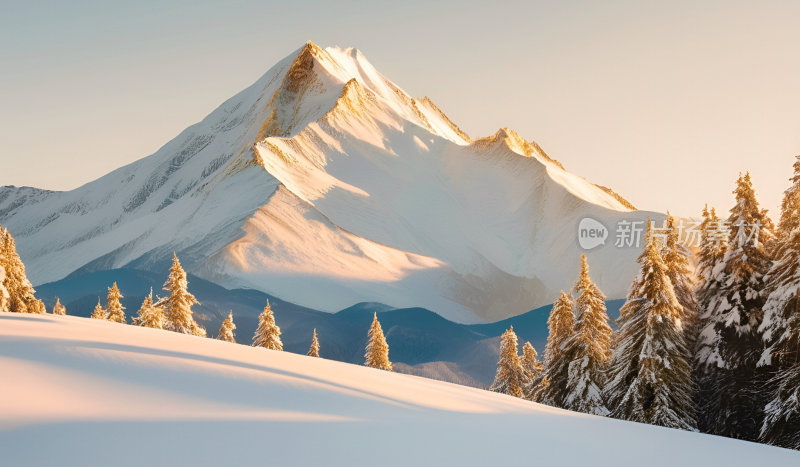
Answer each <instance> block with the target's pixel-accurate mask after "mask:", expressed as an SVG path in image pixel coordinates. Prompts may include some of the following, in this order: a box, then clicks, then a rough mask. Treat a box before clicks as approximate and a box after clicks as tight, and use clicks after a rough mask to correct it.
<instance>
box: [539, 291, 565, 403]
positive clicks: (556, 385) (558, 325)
mask: <svg viewBox="0 0 800 467" xmlns="http://www.w3.org/2000/svg"><path fill="white" fill-rule="evenodd" d="M574 309H575V303H574V301H573V300H572V297H571V296H570V295H567V294H566V293H564V291H563V290H562V291H561V295H560V296H559V297H558V300H556V301H555V303H553V308H552V309H551V310H550V317H549V318H548V319H547V326H548V329H549V334H548V335H547V345H545V348H544V361H543V367H544V370H543V372H542V378H541V380H540V381H538V382H537V383H536V388H535V389H534V394H532V397H531V398H532V400H535V401H537V402H541V403H543V404H548V405H553V406H556V407H563V405H564V396H565V395H566V387H567V376H568V369H569V361H568V360H567V358H566V355H565V354H564V344H565V343H566V342H567V340H569V338H570V337H572V333H573V332H574V330H575V311H574Z"/></svg>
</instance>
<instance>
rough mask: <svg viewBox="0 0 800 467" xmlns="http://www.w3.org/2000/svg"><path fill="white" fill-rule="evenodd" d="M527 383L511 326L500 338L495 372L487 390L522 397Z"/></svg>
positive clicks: (528, 382) (526, 376)
mask: <svg viewBox="0 0 800 467" xmlns="http://www.w3.org/2000/svg"><path fill="white" fill-rule="evenodd" d="M529 384H530V380H529V379H528V375H527V374H526V372H525V369H524V368H523V367H522V362H520V359H519V354H518V353H517V335H516V334H515V333H514V326H511V327H510V328H508V329H507V330H506V332H504V333H503V336H502V337H501V338H500V357H499V359H498V361H497V373H496V374H495V376H494V382H492V385H491V387H489V390H490V391H494V392H500V393H503V394H508V395H510V396H514V397H523V396H524V391H525V388H526V387H527V386H528V385H529Z"/></svg>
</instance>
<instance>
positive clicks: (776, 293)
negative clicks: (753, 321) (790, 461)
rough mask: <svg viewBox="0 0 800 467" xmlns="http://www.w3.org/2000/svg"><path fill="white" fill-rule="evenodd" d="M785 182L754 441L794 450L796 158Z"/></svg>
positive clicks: (798, 414)
mask: <svg viewBox="0 0 800 467" xmlns="http://www.w3.org/2000/svg"><path fill="white" fill-rule="evenodd" d="M790 180H791V182H792V184H791V186H790V187H789V188H788V189H787V190H786V191H785V192H784V196H783V202H782V203H781V217H780V222H779V223H778V235H777V240H776V242H775V245H774V253H775V258H776V259H775V262H774V263H772V265H771V267H770V269H769V273H768V274H767V279H766V295H767V298H766V302H765V304H764V320H763V322H762V324H761V327H760V328H759V331H761V332H762V335H763V339H764V346H765V350H764V352H763V354H762V355H761V359H760V360H759V362H758V364H759V366H760V367H762V368H770V367H771V368H772V369H773V370H774V372H775V374H774V376H773V377H772V378H771V379H770V380H769V381H768V384H767V386H766V388H767V394H768V400H769V403H768V404H767V406H766V408H765V418H764V422H763V424H762V426H761V430H760V439H761V440H762V441H764V442H768V443H771V444H775V445H778V446H783V447H787V448H794V449H800V156H797V158H796V161H795V163H794V174H793V176H792V178H791V179H790Z"/></svg>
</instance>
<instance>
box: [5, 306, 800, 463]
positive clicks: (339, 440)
mask: <svg viewBox="0 0 800 467" xmlns="http://www.w3.org/2000/svg"><path fill="white" fill-rule="evenodd" d="M368 327H369V323H365V332H366V329H367V328H368ZM324 339H325V337H324V336H320V343H321V344H322V354H323V355H324V349H325V341H324ZM0 374H2V375H4V379H3V384H2V385H1V386H0V388H1V389H0V452H2V457H3V464H4V465H15V466H23V465H53V462H57V463H58V465H65V466H73V465H75V466H78V465H80V466H90V465H121V466H124V465H132V466H134V465H135V466H138V465H261V464H264V463H267V464H269V465H348V466H350V465H402V466H407V465H498V464H508V465H511V464H514V465H529V464H531V463H533V464H537V465H598V466H602V465H609V466H627V465H631V466H634V465H636V466H638V465H645V464H646V465H649V466H661V465H663V466H674V465H681V466H691V465H697V466H706V467H707V466H715V465H720V466H723V465H724V466H731V465H773V466H779V465H798V464H800V453H798V452H796V451H790V450H785V449H780V448H775V447H770V446H765V445H759V444H755V443H749V442H744V441H737V440H732V439H727V438H721V437H714V436H710V435H702V434H697V433H691V432H685V431H680V430H674V429H667V428H660V427H653V426H649V425H643V424H637V423H631V422H623V421H619V420H613V419H609V418H605V417H599V416H590V415H585V414H579V413H574V412H568V411H564V410H559V409H554V408H551V407H548V406H543V405H539V404H534V403H531V402H527V401H523V400H521V399H516V398H513V397H510V396H506V395H501V394H496V393H491V392H488V391H483V390H479V389H474V388H468V387H464V386H458V385H453V384H449V383H444V382H440V381H434V380H429V379H424V378H419V377H415V376H411V375H403V374H396V373H388V372H384V371H381V370H375V369H371V368H366V367H361V366H357V365H350V364H346V363H341V362H335V361H331V360H325V359H320V358H312V357H306V356H303V355H296V354H291V353H286V352H276V351H270V350H265V349H261V348H253V347H248V346H244V345H239V344H231V343H227V342H222V341H216V340H212V339H207V338H200V337H194V336H186V335H181V334H177V333H172V332H168V331H161V330H153V329H147V328H141V327H135V326H130V325H123V324H117V323H111V322H107V321H100V320H91V319H87V318H78V317H72V316H52V315H20V314H11V313H0Z"/></svg>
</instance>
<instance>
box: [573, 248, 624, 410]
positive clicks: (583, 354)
mask: <svg viewBox="0 0 800 467" xmlns="http://www.w3.org/2000/svg"><path fill="white" fill-rule="evenodd" d="M573 290H574V293H575V295H576V299H575V330H574V332H573V334H572V336H571V337H570V339H569V340H567V342H566V343H565V345H564V347H565V349H564V352H565V355H566V358H567V359H568V361H569V367H568V369H567V385H566V396H565V397H564V408H566V409H569V410H574V411H577V412H585V413H589V414H595V415H607V414H608V409H607V408H606V406H605V404H604V401H603V394H602V390H601V388H602V387H603V383H604V371H605V368H606V366H607V365H608V362H609V360H610V359H611V335H612V331H611V327H610V326H609V325H608V313H607V311H606V304H605V295H603V292H601V291H600V289H599V288H598V287H597V286H596V285H595V284H594V282H592V280H591V279H590V278H589V265H588V264H587V262H586V255H581V273H580V278H579V279H578V282H577V283H576V284H575V286H574V287H573Z"/></svg>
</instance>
